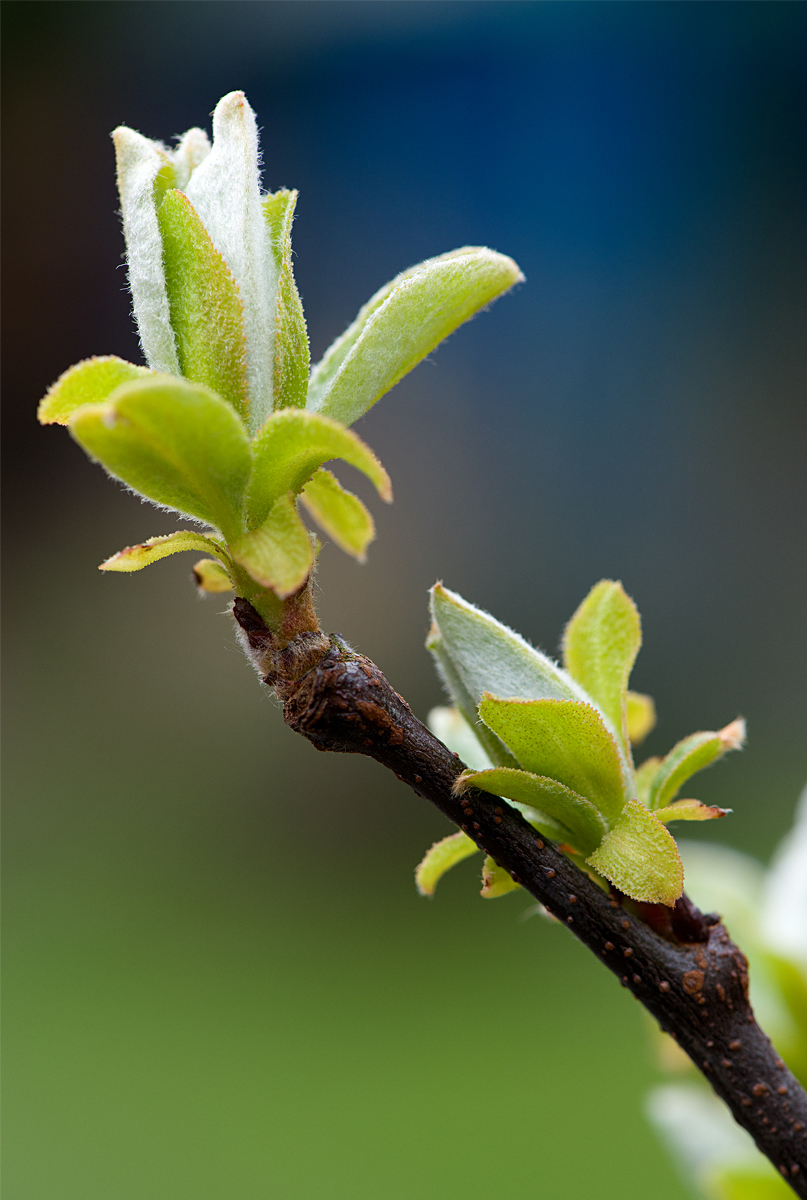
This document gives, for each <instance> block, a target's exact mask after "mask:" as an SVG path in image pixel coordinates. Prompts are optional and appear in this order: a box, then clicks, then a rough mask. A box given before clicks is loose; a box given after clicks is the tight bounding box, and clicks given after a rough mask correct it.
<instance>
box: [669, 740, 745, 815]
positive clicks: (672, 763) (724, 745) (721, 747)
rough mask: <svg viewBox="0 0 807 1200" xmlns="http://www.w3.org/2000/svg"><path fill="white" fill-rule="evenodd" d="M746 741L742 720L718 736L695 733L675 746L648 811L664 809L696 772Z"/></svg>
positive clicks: (737, 748) (738, 747)
mask: <svg viewBox="0 0 807 1200" xmlns="http://www.w3.org/2000/svg"><path fill="white" fill-rule="evenodd" d="M744 741H745V722H744V721H743V720H741V719H740V718H738V719H737V720H736V721H732V722H731V724H730V725H727V726H726V727H725V729H721V730H719V731H718V732H717V733H693V734H691V735H690V736H689V737H687V738H684V739H683V741H680V742H679V743H678V744H677V746H673V748H672V750H671V751H670V753H669V754H668V755H667V757H666V758H665V759H664V760H663V761H662V763H661V765H660V766H659V768H658V770H657V772H656V774H655V776H654V778H653V782H652V784H651V786H650V791H649V793H648V807H649V808H651V809H656V808H664V807H665V806H666V805H667V804H669V803H670V801H671V800H672V799H673V798H674V797H675V796H676V794H677V793H678V791H679V790H680V789H681V788H682V787H683V786H684V784H685V783H686V781H687V780H688V779H691V777H692V776H693V775H694V774H695V772H696V771H702V770H703V768H704V767H708V766H711V764H712V763H713V762H717V760H718V759H719V758H722V757H723V755H724V754H726V753H727V751H729V750H739V749H740V748H741V747H742V745H743V742H744Z"/></svg>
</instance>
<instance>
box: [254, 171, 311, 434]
mask: <svg viewBox="0 0 807 1200" xmlns="http://www.w3.org/2000/svg"><path fill="white" fill-rule="evenodd" d="M296 204H297V192H296V191H289V190H288V189H286V188H283V189H281V191H279V192H273V193H272V195H271V196H266V197H264V200H263V213H264V217H265V219H266V224H267V225H268V227H269V236H270V238H271V244H272V253H273V255H274V259H275V267H276V269H277V272H278V283H277V311H276V314H275V329H276V332H275V370H274V381H273V385H274V407H275V409H276V410H277V409H279V408H288V407H289V406H292V407H296V408H305V402H306V398H307V396H308V363H309V351H308V330H307V329H306V325H305V316H304V315H303V306H302V303H301V302H300V293H299V292H298V291H297V285H296V283H295V282H294V268H293V266H292V261H291V225H292V221H293V220H294V209H295V206H296Z"/></svg>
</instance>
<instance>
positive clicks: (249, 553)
mask: <svg viewBox="0 0 807 1200" xmlns="http://www.w3.org/2000/svg"><path fill="white" fill-rule="evenodd" d="M231 550H232V555H233V558H234V559H235V561H236V562H238V563H240V564H241V566H242V567H246V569H247V571H248V572H249V574H250V575H251V576H252V578H253V579H254V580H255V581H256V583H260V584H262V585H263V587H268V588H271V589H272V590H273V591H274V592H275V593H276V594H277V595H278V596H279V597H280V598H281V600H282V599H285V597H286V596H291V595H292V593H293V592H296V591H297V590H298V589H299V588H300V587H302V585H303V584H304V583H305V581H306V579H307V578H308V574H309V572H310V570H311V568H312V567H313V565H314V557H315V551H314V543H313V541H312V538H311V535H310V534H309V532H308V530H307V529H306V527H305V525H303V523H302V521H301V520H300V515H299V513H298V512H297V504H296V502H295V498H294V496H293V495H292V494H291V492H288V493H287V494H286V495H285V496H281V497H280V499H279V500H277V501H276V502H275V504H274V507H273V508H272V510H271V512H270V513H269V516H268V517H267V518H266V520H265V521H264V522H263V524H262V525H260V526H259V527H258V528H257V529H253V530H252V531H251V532H250V533H246V534H244V536H243V537H242V538H241V539H240V540H239V541H237V542H236V543H235V545H233V546H232V547H231Z"/></svg>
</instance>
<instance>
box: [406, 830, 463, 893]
mask: <svg viewBox="0 0 807 1200" xmlns="http://www.w3.org/2000/svg"><path fill="white" fill-rule="evenodd" d="M478 853H479V847H478V846H477V844H476V842H472V841H471V839H470V838H469V837H468V835H467V834H466V833H461V832H460V833H450V834H449V835H448V837H444V838H442V839H441V840H440V841H439V842H435V843H434V845H433V846H432V847H431V849H430V850H427V851H426V854H425V855H424V857H423V859H422V861H421V862H420V863H419V864H418V867H417V869H416V871H415V884H416V886H417V890H418V891H419V892H420V894H421V896H433V895H434V889H435V888H436V887H437V884H438V883H439V882H440V880H441V879H442V878H443V876H444V875H445V873H446V871H450V870H451V868H452V867H456V865H457V863H461V862H462V861H463V859H466V858H470V856H471V855H472V854H478Z"/></svg>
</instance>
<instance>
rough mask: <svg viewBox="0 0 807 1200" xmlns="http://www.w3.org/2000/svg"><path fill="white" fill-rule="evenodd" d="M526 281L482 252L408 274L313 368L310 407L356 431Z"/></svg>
mask: <svg viewBox="0 0 807 1200" xmlns="http://www.w3.org/2000/svg"><path fill="white" fill-rule="evenodd" d="M522 279H523V276H522V274H521V271H520V270H519V268H518V266H517V265H516V264H515V263H514V262H513V260H512V259H511V258H507V257H505V255H503V254H497V253H496V252H495V251H493V250H488V249H486V248H485V247H478V246H469V247H464V248H463V249H462V250H457V251H454V252H453V253H452V254H447V255H444V256H443V257H442V258H436V259H429V260H428V261H427V262H424V263H421V265H420V266H419V267H414V268H412V269H411V270H410V271H407V272H405V274H404V275H403V276H400V277H399V278H398V279H397V280H394V281H393V283H392V284H391V285H388V287H387V289H382V290H383V291H385V293H386V294H385V295H384V298H383V299H381V302H380V303H377V298H376V297H374V298H373V300H371V301H370V304H369V305H368V306H366V307H365V309H364V310H362V313H360V314H359V317H358V318H357V320H356V322H354V324H353V326H351V328H350V329H348V330H347V331H346V333H345V334H344V335H343V337H342V338H341V339H340V341H339V343H337V344H336V345H335V346H333V347H332V348H331V350H330V351H329V352H328V354H326V356H325V358H324V359H323V361H322V363H320V364H319V366H318V367H316V368H315V369H314V371H313V372H312V377H311V383H310V386H309V393H308V407H309V408H310V409H311V410H313V411H315V412H321V413H323V414H324V415H326V416H329V417H334V418H335V419H336V420H337V421H341V422H342V423H343V424H345V425H352V424H353V422H354V421H357V420H358V419H359V417H361V416H363V415H364V413H366V412H367V410H368V409H369V408H371V407H372V406H373V404H375V402H376V400H378V399H380V397H381V396H383V395H384V393H385V392H388V391H389V390H390V388H392V387H394V386H395V384H396V383H397V382H398V381H399V380H400V379H402V378H403V376H404V375H406V374H407V372H409V371H411V370H412V368H413V367H415V366H417V364H418V363H419V362H421V360H422V359H424V358H425V357H426V356H427V355H428V354H430V353H431V352H432V350H434V348H435V347H436V346H437V345H438V344H439V343H440V342H441V341H442V340H443V339H444V338H446V337H448V335H449V334H450V333H453V332H454V330H455V329H457V328H458V326H460V325H462V324H463V322H464V321H467V320H468V319H469V318H470V317H472V316H474V314H475V313H477V312H479V310H480V309H482V308H485V307H486V306H487V305H488V304H490V303H491V301H493V300H495V299H496V298H497V297H498V296H501V295H502V294H503V293H504V292H506V291H509V289H510V288H511V287H512V286H513V285H514V284H516V283H519V282H520V281H521V280H522ZM368 310H369V311H368ZM337 363H338V365H337ZM334 368H336V369H335V370H334Z"/></svg>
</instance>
